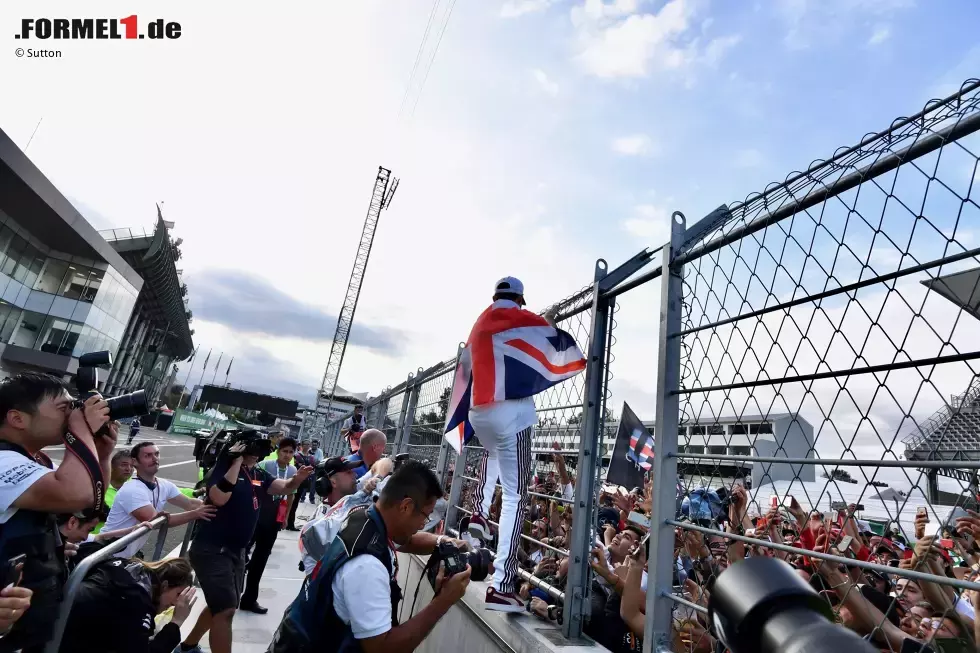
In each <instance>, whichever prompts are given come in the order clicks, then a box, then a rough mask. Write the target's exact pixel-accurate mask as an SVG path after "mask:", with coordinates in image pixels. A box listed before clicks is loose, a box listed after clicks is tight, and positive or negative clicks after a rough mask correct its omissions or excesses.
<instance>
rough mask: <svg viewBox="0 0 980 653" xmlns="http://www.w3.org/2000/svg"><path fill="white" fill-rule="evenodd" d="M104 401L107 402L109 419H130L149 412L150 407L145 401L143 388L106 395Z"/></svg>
mask: <svg viewBox="0 0 980 653" xmlns="http://www.w3.org/2000/svg"><path fill="white" fill-rule="evenodd" d="M105 401H106V403H107V404H109V419H130V418H131V417H141V416H143V415H147V414H149V412H150V407H149V405H148V404H147V403H146V392H145V391H143V390H137V391H136V392H130V393H129V394H128V395H119V396H116V397H106V400H105Z"/></svg>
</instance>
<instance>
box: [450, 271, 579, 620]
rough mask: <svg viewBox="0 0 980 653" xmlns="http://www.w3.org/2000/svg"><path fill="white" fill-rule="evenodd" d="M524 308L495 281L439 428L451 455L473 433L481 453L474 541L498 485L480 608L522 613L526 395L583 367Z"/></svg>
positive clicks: (571, 349) (554, 331) (507, 285)
mask: <svg viewBox="0 0 980 653" xmlns="http://www.w3.org/2000/svg"><path fill="white" fill-rule="evenodd" d="M524 305H525V302H524V284H522V283H521V282H520V281H519V280H518V279H515V278H514V277H504V278H503V279H501V280H500V281H498V282H497V284H496V286H495V287H494V293H493V304H491V305H490V307H489V308H487V309H486V310H485V311H483V313H482V314H481V315H480V317H479V318H478V319H477V321H476V324H474V325H473V329H472V330H471V331H470V336H469V338H468V339H467V341H466V347H465V348H464V349H463V352H462V353H461V354H460V360H459V364H458V365H457V366H456V376H455V379H454V381H453V392H452V395H451V397H450V404H449V412H448V415H449V418H448V420H447V424H446V434H447V435H446V438H447V440H448V441H449V443H450V444H451V445H452V446H453V448H455V449H456V450H457V452H459V451H461V450H462V446H463V444H464V443H465V441H466V440H467V439H468V438H469V437H470V436H471V435H473V434H474V433H475V434H476V436H477V437H478V438H479V439H480V443H481V444H482V445H483V448H484V449H483V460H482V463H481V464H480V466H479V471H478V476H479V478H480V481H481V482H480V483H478V484H477V490H476V496H475V499H476V501H475V506H474V510H475V512H474V514H473V515H472V517H471V518H470V521H469V529H468V530H469V533H470V535H472V536H473V537H476V538H479V539H481V540H483V541H486V540H489V539H490V537H491V533H490V527H489V525H488V523H487V515H488V514H489V512H490V507H491V504H492V503H493V497H494V488H495V485H496V482H497V479H498V478H499V479H500V484H501V486H502V487H503V498H502V507H501V511H500V530H499V533H498V544H497V558H496V561H495V562H494V574H493V585H492V586H491V587H489V588H487V597H486V609H488V610H496V611H499V612H521V611H523V610H524V601H523V600H521V598H520V597H519V596H518V595H517V594H516V587H515V584H516V582H517V550H518V547H519V545H520V536H521V533H522V527H523V524H524V517H525V514H526V513H527V500H528V499H527V497H528V494H527V490H528V483H529V482H530V480H531V473H532V469H533V465H532V460H531V433H532V429H533V428H534V425H535V424H536V423H537V421H538V420H537V414H536V413H535V410H534V398H533V397H534V395H536V394H538V393H539V392H542V391H543V390H546V389H547V388H550V387H551V386H553V385H555V384H557V383H560V382H562V381H564V380H565V379H568V378H570V377H572V376H575V375H576V374H578V373H579V372H581V371H582V370H584V369H585V357H584V356H582V352H581V351H580V350H579V348H578V347H577V346H576V344H575V340H574V338H572V336H571V335H569V334H568V333H566V332H565V331H562V330H561V329H558V328H556V327H555V311H554V310H552V311H549V312H548V313H546V314H545V316H544V317H541V316H539V315H536V314H534V313H532V312H530V311H526V310H524V309H523V307H524Z"/></svg>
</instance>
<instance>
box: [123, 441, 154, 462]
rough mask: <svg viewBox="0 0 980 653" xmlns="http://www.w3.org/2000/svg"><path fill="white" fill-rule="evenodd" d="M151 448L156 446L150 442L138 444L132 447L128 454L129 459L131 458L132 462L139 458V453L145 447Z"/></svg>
mask: <svg viewBox="0 0 980 653" xmlns="http://www.w3.org/2000/svg"><path fill="white" fill-rule="evenodd" d="M153 446H156V445H155V444H154V443H152V442H140V443H139V444H138V445H136V446H135V447H133V448H132V450H131V451H130V452H129V457H130V458H132V459H133V460H138V459H139V457H140V451H142V450H143V449H144V448H146V447H153Z"/></svg>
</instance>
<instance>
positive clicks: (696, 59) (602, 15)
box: [572, 0, 742, 85]
mask: <svg viewBox="0 0 980 653" xmlns="http://www.w3.org/2000/svg"><path fill="white" fill-rule="evenodd" d="M640 4H641V3H640V2H638V1H637V0H616V1H615V2H609V3H606V2H602V1H600V0H586V2H585V3H584V4H582V5H580V6H576V7H574V8H573V9H572V24H573V26H574V27H575V29H576V37H577V40H578V44H579V48H578V54H577V55H576V57H575V60H576V61H577V63H578V64H579V65H580V66H581V67H582V69H583V70H584V71H585V72H586V73H588V74H590V75H594V76H596V77H601V78H606V79H615V78H638V77H647V76H649V75H650V74H651V73H653V72H656V71H679V70H683V71H685V72H686V73H687V78H686V80H685V81H686V82H687V84H688V85H691V84H693V76H692V75H691V69H692V68H693V67H694V66H696V65H705V66H709V67H715V66H717V65H718V64H719V63H720V62H721V61H722V60H723V59H724V57H725V55H726V54H727V53H728V52H729V51H730V50H731V49H732V48H734V47H735V46H736V45H738V43H740V42H741V40H742V37H741V36H740V35H737V34H732V35H727V36H721V37H716V38H713V39H706V38H704V36H703V35H704V32H706V31H707V30H708V29H709V28H710V27H711V25H712V24H713V21H712V20H711V19H710V18H707V19H704V20H701V21H700V22H698V23H697V24H696V23H695V18H696V14H697V13H698V10H699V8H700V7H701V6H702V4H703V3H702V2H701V0H669V1H668V2H667V3H666V4H664V5H663V6H662V7H661V8H660V10H659V11H657V12H652V11H651V12H643V11H640ZM698 30H700V32H701V35H700V36H699V35H698V34H697V32H698Z"/></svg>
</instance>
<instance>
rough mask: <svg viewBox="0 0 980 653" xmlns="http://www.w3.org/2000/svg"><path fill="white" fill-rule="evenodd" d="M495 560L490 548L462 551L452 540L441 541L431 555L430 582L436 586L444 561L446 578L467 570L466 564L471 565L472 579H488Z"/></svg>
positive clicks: (429, 566)
mask: <svg viewBox="0 0 980 653" xmlns="http://www.w3.org/2000/svg"><path fill="white" fill-rule="evenodd" d="M492 562H493V555H492V554H491V553H490V550H489V549H477V550H475V551H469V552H464V551H460V549H459V547H457V546H456V545H455V544H453V543H452V542H445V541H444V542H440V543H439V544H438V545H437V546H436V550H435V551H434V552H433V553H432V555H431V556H430V557H429V565H428V572H427V574H428V577H429V584H430V585H432V587H433V589H434V588H435V586H436V577H437V576H438V575H439V563H443V564H444V567H445V571H444V573H443V578H444V579H449V578H452V577H453V576H455V575H456V574H460V573H463V572H464V571H466V566H467V565H469V567H470V580H474V581H477V582H480V581H483V580H486V578H487V576H489V575H490V565H491V564H492Z"/></svg>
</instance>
